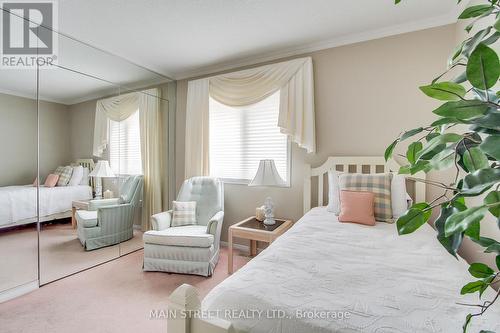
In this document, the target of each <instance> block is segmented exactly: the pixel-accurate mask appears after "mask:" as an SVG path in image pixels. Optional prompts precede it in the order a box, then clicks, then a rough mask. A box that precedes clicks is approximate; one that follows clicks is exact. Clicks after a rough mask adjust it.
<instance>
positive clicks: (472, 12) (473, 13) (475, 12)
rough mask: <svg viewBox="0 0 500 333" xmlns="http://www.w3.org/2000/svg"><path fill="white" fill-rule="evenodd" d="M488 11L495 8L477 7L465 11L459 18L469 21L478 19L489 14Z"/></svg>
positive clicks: (488, 6)
mask: <svg viewBox="0 0 500 333" xmlns="http://www.w3.org/2000/svg"><path fill="white" fill-rule="evenodd" d="M488 11H493V6H491V5H476V6H471V7H468V8H465V10H464V11H463V12H462V13H461V14H460V16H459V17H458V18H459V19H461V20H463V19H468V18H472V17H478V16H481V15H483V14H484V13H487V12H488Z"/></svg>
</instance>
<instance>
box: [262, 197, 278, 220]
mask: <svg viewBox="0 0 500 333" xmlns="http://www.w3.org/2000/svg"><path fill="white" fill-rule="evenodd" d="M264 212H265V217H266V219H265V220H264V224H265V225H274V224H276V221H275V220H274V202H273V200H272V199H271V197H267V198H266V201H264Z"/></svg>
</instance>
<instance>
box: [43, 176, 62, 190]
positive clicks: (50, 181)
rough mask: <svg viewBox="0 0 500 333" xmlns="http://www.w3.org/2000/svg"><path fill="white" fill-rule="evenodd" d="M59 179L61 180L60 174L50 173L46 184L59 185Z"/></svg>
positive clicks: (50, 185) (48, 185)
mask: <svg viewBox="0 0 500 333" xmlns="http://www.w3.org/2000/svg"><path fill="white" fill-rule="evenodd" d="M58 180H59V175H55V174H53V173H51V174H50V175H48V176H47V179H46V180H45V186H47V187H54V186H56V185H57V181H58Z"/></svg>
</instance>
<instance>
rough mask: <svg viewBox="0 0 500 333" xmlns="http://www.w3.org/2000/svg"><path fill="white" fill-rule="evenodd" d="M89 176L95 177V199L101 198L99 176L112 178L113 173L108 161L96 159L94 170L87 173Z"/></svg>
mask: <svg viewBox="0 0 500 333" xmlns="http://www.w3.org/2000/svg"><path fill="white" fill-rule="evenodd" d="M89 177H95V178H96V182H95V197H96V199H102V181H101V178H114V177H116V176H115V173H114V172H113V170H111V168H110V167H109V163H108V161H104V160H101V161H98V162H97V165H96V166H95V168H94V170H92V172H91V173H90V174H89Z"/></svg>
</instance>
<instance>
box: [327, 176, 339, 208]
mask: <svg viewBox="0 0 500 333" xmlns="http://www.w3.org/2000/svg"><path fill="white" fill-rule="evenodd" d="M340 174H341V172H339V171H335V170H328V206H327V208H326V210H327V211H329V212H332V213H335V215H339V214H340V186H339V175H340Z"/></svg>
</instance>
